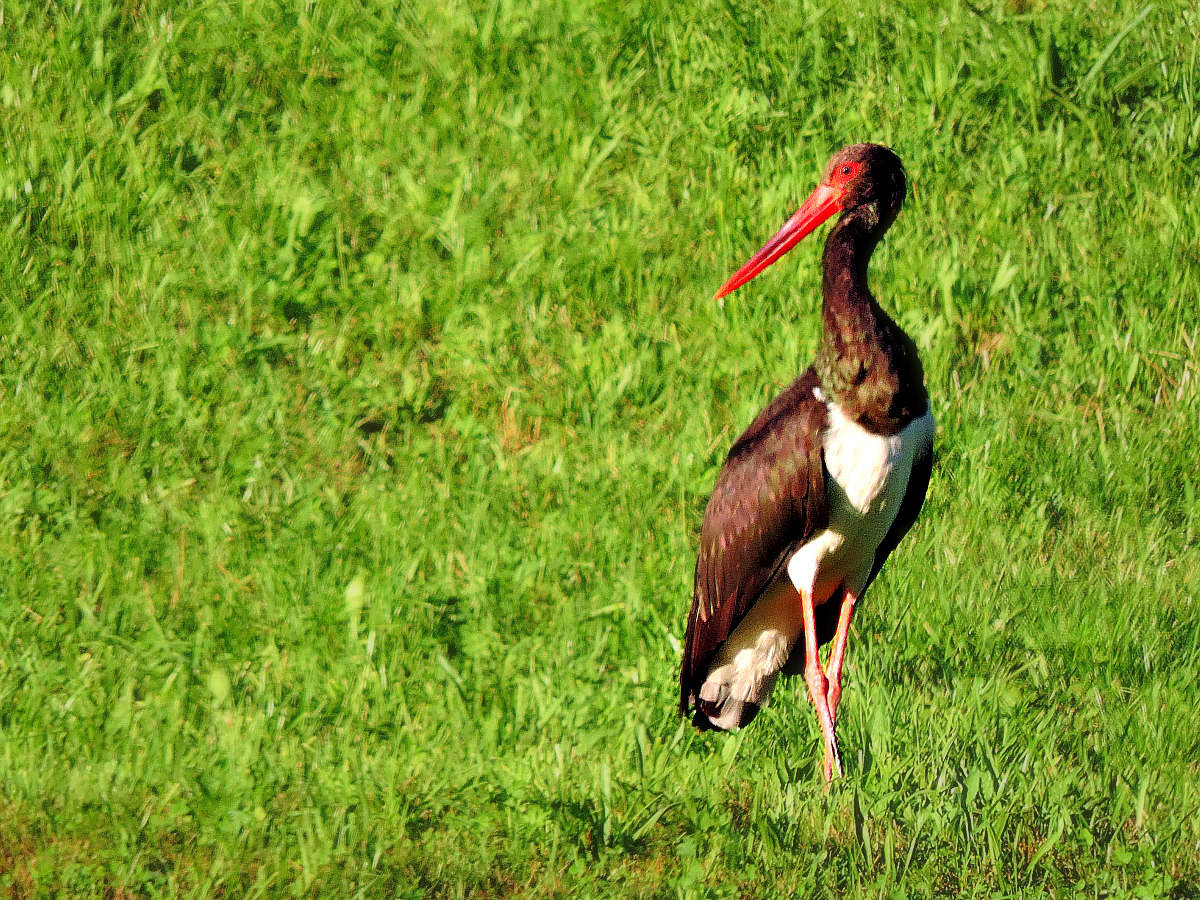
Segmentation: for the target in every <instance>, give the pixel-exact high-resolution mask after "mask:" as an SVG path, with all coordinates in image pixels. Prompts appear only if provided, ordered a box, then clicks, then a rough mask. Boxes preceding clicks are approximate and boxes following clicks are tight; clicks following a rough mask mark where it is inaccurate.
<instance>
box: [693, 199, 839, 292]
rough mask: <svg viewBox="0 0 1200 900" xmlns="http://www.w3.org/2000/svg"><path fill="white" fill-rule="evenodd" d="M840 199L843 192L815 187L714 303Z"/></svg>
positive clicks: (828, 213) (789, 245)
mask: <svg viewBox="0 0 1200 900" xmlns="http://www.w3.org/2000/svg"><path fill="white" fill-rule="evenodd" d="M844 195H845V189H844V188H835V187H831V186H830V185H827V184H819V185H817V189H816V190H815V191H813V192H812V194H811V195H810V196H809V198H808V199H807V200H805V201H804V205H803V206H801V207H800V208H799V209H798V210H796V213H795V215H793V216H792V217H791V218H790V219H788V220H787V224H785V225H784V226H783V227H782V228H780V229H779V231H778V233H777V234H776V235H775V237H773V238H771V239H770V240H769V241H767V242H766V243H765V244H763V248H762V249H761V250H759V251H758V252H757V253H755V254H754V255H753V256H752V257H750V259H749V260H748V261H747V262H746V264H745V265H744V266H742V267H741V268H740V269H738V270H737V271H736V272H734V273H733V277H731V278H730V279H729V280H728V281H727V282H725V284H724V285H722V286H721V289H720V290H719V291H717V295H716V297H715V298H714V299H716V300H720V299H721V298H722V297H724V296H725V295H726V294H729V293H732V292H733V291H736V290H737V289H738V288H740V287H741V286H742V285H743V284H745V283H746V282H747V281H749V280H750V279H752V278H754V277H755V276H757V275H758V273H759V272H761V271H762V270H763V269H765V268H766V267H767V266H769V265H771V263H773V262H775V261H776V260H778V259H779V257H781V256H783V254H785V253H787V252H788V251H789V250H791V249H792V248H793V247H795V246H796V245H797V244H798V243H800V242H801V241H802V240H804V238H805V237H807V236H808V235H809V234H812V232H813V230H814V229H815V228H816V227H817V226H818V225H820V224H821V223H822V222H824V221H825V220H826V219H828V218H829V217H830V216H832V215H833V214H834V213H835V212H837V211H839V210H840V209H841V208H842V198H843V196H844Z"/></svg>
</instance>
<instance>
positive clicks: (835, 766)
mask: <svg viewBox="0 0 1200 900" xmlns="http://www.w3.org/2000/svg"><path fill="white" fill-rule="evenodd" d="M800 610H801V612H802V613H803V616H804V658H805V663H804V681H805V683H806V684H807V685H808V693H809V695H810V696H811V697H812V702H813V706H815V707H816V708H817V719H818V720H819V721H820V723H821V737H822V738H823V739H824V742H825V780H826V781H830V780H832V777H833V776H832V774H831V773H832V772H833V771H835V770H836V771H837V773H838V775H841V774H842V761H841V758H840V756H839V755H838V745H837V737H836V736H835V735H834V733H833V715H832V714H831V713H830V711H829V700H828V698H827V691H828V690H829V679H827V678H826V677H825V673H824V672H822V671H821V660H820V657H818V656H817V621H816V614H815V613H814V612H813V599H812V593H811V592H809V591H801V592H800Z"/></svg>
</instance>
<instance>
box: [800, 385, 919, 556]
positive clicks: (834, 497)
mask: <svg viewBox="0 0 1200 900" xmlns="http://www.w3.org/2000/svg"><path fill="white" fill-rule="evenodd" d="M828 408H829V419H828V426H827V428H826V430H825V433H824V436H823V449H824V452H825V469H826V471H827V472H828V473H829V475H828V478H827V481H826V488H827V491H828V495H829V512H830V524H831V526H833V527H835V528H839V529H848V530H849V531H852V532H857V533H859V534H860V535H861V538H862V539H863V541H864V543H866V544H869V545H873V546H871V551H872V552H874V547H875V546H878V544H879V542H880V541H882V540H883V536H884V534H886V533H887V529H888V528H889V527H890V526H891V524H892V522H893V520H894V519H895V517H896V512H897V511H898V510H899V508H900V504H901V502H902V501H903V500H904V492H905V490H906V489H907V487H908V478H909V474H910V472H911V471H912V462H913V459H914V458H915V457H916V455H917V454H918V453H920V452H924V451H925V450H927V449H928V448H929V447H930V446H931V445H932V443H933V428H934V422H933V415H932V414H931V413H930V412H929V411H928V410H926V412H925V414H924V415H923V416H919V417H918V418H916V419H914V420H913V421H911V422H909V423H908V425H907V426H905V427H904V428H903V429H902V430H900V431H898V432H896V433H895V434H887V435H884V434H876V433H874V432H872V431H869V430H867V429H866V428H864V427H863V426H862V425H860V424H859V423H858V422H855V421H854V420H853V419H851V418H849V417H848V416H846V415H845V413H844V412H843V411H842V409H841V407H839V406H838V405H837V404H836V403H832V402H831V403H829V404H828ZM846 536H847V537H850V536H851V535H850V534H847V535H846Z"/></svg>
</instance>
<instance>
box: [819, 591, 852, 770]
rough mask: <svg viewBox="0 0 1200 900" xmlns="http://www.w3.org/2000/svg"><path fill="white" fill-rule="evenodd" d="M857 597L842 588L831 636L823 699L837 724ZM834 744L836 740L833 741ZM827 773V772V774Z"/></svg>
mask: <svg viewBox="0 0 1200 900" xmlns="http://www.w3.org/2000/svg"><path fill="white" fill-rule="evenodd" d="M857 600H858V598H857V597H855V596H854V594H852V593H851V592H850V590H849V589H848V588H843V593H842V608H841V610H840V612H839V613H838V624H837V632H836V633H835V634H834V637H833V650H831V651H830V654H829V687H828V688H827V690H826V694H825V700H826V703H828V705H829V717H830V719H832V720H833V723H834V726H835V727H836V725H837V708H838V704H839V703H840V702H841V701H842V662H843V660H844V659H845V658H846V640H847V638H849V636H850V617H851V616H852V615H853V614H854V604H855V603H856V602H857ZM835 746H836V741H835ZM838 762H839V765H838V766H837V774H838V776H839V777H840V776H841V774H842V769H841V765H840V760H839V761H838ZM828 775H829V773H827V776H828Z"/></svg>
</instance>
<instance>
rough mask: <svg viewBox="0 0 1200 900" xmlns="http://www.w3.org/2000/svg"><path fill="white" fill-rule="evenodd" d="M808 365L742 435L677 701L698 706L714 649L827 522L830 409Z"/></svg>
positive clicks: (708, 556) (716, 506) (724, 479)
mask: <svg viewBox="0 0 1200 900" xmlns="http://www.w3.org/2000/svg"><path fill="white" fill-rule="evenodd" d="M817 386H818V380H817V375H816V372H815V371H814V370H813V369H812V368H810V369H809V370H808V371H807V372H805V373H804V374H803V375H801V376H800V377H799V378H798V379H796V380H795V381H794V382H792V384H791V385H790V386H789V387H787V388H786V389H785V390H784V391H783V393H781V394H780V395H779V396H778V397H776V398H775V399H774V400H773V401H771V403H770V405H769V406H767V408H766V409H764V410H763V411H762V412H761V413H760V414H759V416H758V418H756V419H755V420H754V422H752V423H751V425H750V427H749V428H747V429H746V431H745V433H744V434H742V436H741V437H740V438H738V440H737V442H736V443H734V445H733V447H732V449H730V451H729V456H728V458H727V459H726V460H725V466H724V468H722V469H721V474H720V475H719V476H718V477H717V484H716V487H715V488H713V493H712V497H710V498H709V501H708V508H707V510H706V511H705V513H704V524H703V526H701V529H700V552H699V556H698V558H697V560H696V581H695V590H694V594H693V598H692V611H691V614H690V615H689V616H688V624H687V636H686V637H685V639H684V651H683V666H682V669H681V670H680V677H679V686H680V698H679V708H680V712H681V714H683V715H685V716H686V715H688V713H689V710H690V709H691V708H692V707H693V706H694V705H695V699H696V695H697V693H698V692H699V690H700V685H701V684H702V683H703V681H704V678H705V676H706V675H707V674H708V666H709V663H710V662H711V660H712V656H713V653H714V652H716V650H717V648H718V647H720V646H721V644H722V643H724V642H725V639H726V638H727V637H729V635H730V634H731V633H732V632H733V629H734V628H736V627H737V625H738V623H739V622H740V621H741V620H742V617H743V616H745V615H746V612H747V611H748V610H749V609H750V607H751V606H752V605H753V604H754V602H755V601H756V600H757V599H758V598H759V596H760V595H761V594H762V592H763V591H764V590H765V589H766V588H767V587H768V586H769V585H770V584H771V583H772V582H773V581H774V580H775V578H776V577H777V576H778V575H779V573H780V572H781V571H783V569H784V567H785V566H786V565H787V561H788V559H789V558H790V556H791V554H792V553H793V552H795V550H796V548H797V547H799V546H800V545H801V544H803V543H804V542H805V541H806V540H808V538H809V537H811V535H812V534H813V533H814V532H816V531H817V530H819V529H821V528H823V527H825V524H826V521H827V517H828V508H827V506H826V499H825V464H824V461H823V459H822V455H821V435H822V432H823V431H824V429H825V424H826V415H827V412H826V407H825V403H824V401H823V400H821V399H818V398H817V396H816V395H815V394H814V389H815V388H816V387H817Z"/></svg>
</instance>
